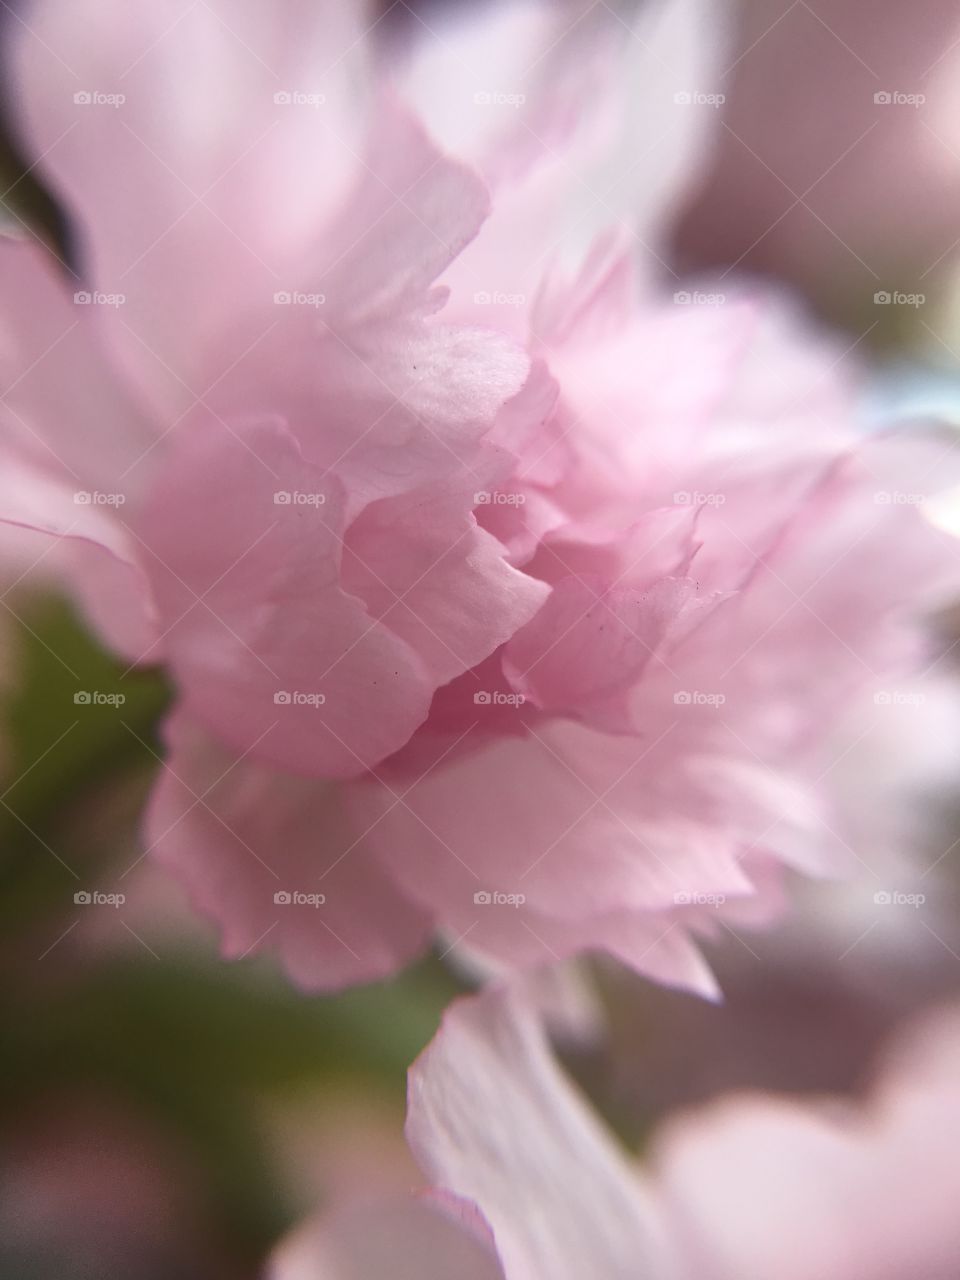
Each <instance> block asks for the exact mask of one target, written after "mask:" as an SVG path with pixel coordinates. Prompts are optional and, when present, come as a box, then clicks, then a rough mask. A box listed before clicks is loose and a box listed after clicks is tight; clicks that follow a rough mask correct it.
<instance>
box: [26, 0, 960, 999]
mask: <svg viewBox="0 0 960 1280" xmlns="http://www.w3.org/2000/svg"><path fill="white" fill-rule="evenodd" d="M96 8H97V11H98V15H99V17H100V18H101V19H102V22H101V23H100V24H99V26H100V28H101V29H102V31H103V33H104V35H103V38H102V39H101V40H98V41H97V42H96V45H95V47H94V46H92V45H91V43H90V42H89V41H86V40H83V39H80V38H78V24H80V25H84V26H85V25H86V24H87V23H88V22H89V20H90V14H89V12H85V13H84V14H83V15H82V17H81V16H80V15H78V14H77V13H75V12H74V10H73V9H71V8H70V7H69V6H67V5H66V4H65V3H62V0H40V2H38V3H37V4H35V5H34V6H32V7H31V9H30V10H29V13H28V17H27V20H26V22H25V24H24V25H23V27H22V28H20V29H18V33H17V34H16V37H15V39H14V64H15V72H16V76H17V83H18V84H19V86H20V96H21V99H22V118H23V122H24V126H25V130H26V137H27V139H28V142H29V146H30V149H31V152H32V154H33V155H35V156H36V157H37V159H38V163H39V166H40V169H41V171H42V172H43V173H45V174H46V176H47V179H48V181H49V182H50V183H51V185H52V186H53V187H54V189H55V191H56V192H57V194H58V195H60V197H61V198H62V199H63V201H64V202H65V205H66V207H67V209H68V212H69V213H70V215H71V216H72V218H73V219H74V225H75V227H76V229H77V231H78V243H79V244H80V247H81V249H82V259H83V266H84V269H85V276H84V284H85V289H84V290H83V291H81V292H82V295H83V296H82V297H80V301H79V302H77V300H76V298H75V299H74V300H73V301H71V295H73V294H74V291H75V287H76V286H75V284H74V283H71V284H64V280H63V278H62V276H61V275H59V274H58V273H57V272H56V271H55V270H54V269H53V268H52V267H51V266H50V263H49V260H48V258H47V257H46V256H45V255H43V254H42V253H41V252H40V251H39V250H38V249H37V248H36V247H35V246H33V245H31V244H28V243H26V242H17V241H12V240H11V241H6V242H3V243H2V245H0V252H2V253H3V256H4V259H5V284H4V289H3V306H4V308H5V314H6V315H7V317H8V319H6V320H4V321H3V322H2V323H3V335H4V340H3V345H2V347H0V354H2V368H3V384H4V388H5V390H4V405H5V409H4V423H5V426H6V428H7V430H6V444H5V450H6V452H7V454H8V455H9V459H10V465H11V467H15V468H16V469H17V475H18V478H19V480H20V487H19V492H18V494H17V495H16V498H15V499H11V500H10V501H9V502H8V504H7V505H6V509H5V514H6V517H7V518H8V519H10V520H13V521H18V522H20V523H24V524H28V525H30V526H31V527H40V528H44V529H46V530H48V531H50V532H53V533H56V534H58V535H60V536H69V538H71V539H72V540H73V542H74V543H75V553H76V589H77V591H78V593H79V594H80V595H81V597H82V599H83V600H84V601H85V604H86V607H87V610H88V612H89V614H90V616H91V617H92V618H93V619H94V620H95V621H96V622H97V623H98V624H99V625H100V627H101V628H102V630H103V632H104V634H105V635H106V636H107V638H108V639H109V640H110V641H111V642H112V643H113V644H114V645H115V646H116V647H118V648H119V649H120V650H121V651H122V652H123V653H125V654H126V655H128V657H129V660H130V661H132V662H136V661H163V662H164V663H166V664H167V666H168V668H169V670H170V672H171V674H172V676H173V678H174V681H175V683H176V685H177V688H178V691H179V705H178V708H177V710H176V712H175V714H174V716H173V718H172V719H171V722H170V724H169V726H168V728H167V741H168V746H169V758H168V762H167V765H166V768H165V770H164V772H163V773H162V775H161V777H160V780H159V783H158V785H157V788H156V791H155V793H154V796H153V801H152V804H151V811H150V816H149V823H148V832H149V836H148V843H149V845H150V848H151V850H152V851H153V852H154V853H155V855H156V856H157V857H158V858H159V859H160V860H161V862H162V863H163V864H164V865H166V866H167V867H169V868H170V869H171V870H173V871H174V873H175V874H177V875H178V876H179V877H181V878H182V879H183V881H184V882H185V883H186V884H187V885H188V887H189V888H190V890H191V892H192V894H193V896H194V898H195V900H196V902H197V904H198V906H199V907H200V908H201V910H202V911H204V912H205V913H206V914H208V915H210V916H212V917H213V918H215V919H216V920H217V921H218V922H219V924H220V926H221V928H222V932H223V941H224V950H225V952H226V954H228V955H232V956H239V955H245V954H248V953H250V952H251V951H254V950H257V949H259V948H263V947H270V948H276V950H277V951H278V952H279V953H280V955H281V957H282V960H283V962H284V964H285V966H286V968H287V969H288V971H289V972H290V973H291V975H292V976H293V977H294V978H295V980H296V981H298V982H299V983H300V984H302V985H304V986H305V987H308V988H313V989H316V988H329V987H336V986H340V985H343V984H346V983H349V982H354V981H358V980H364V979H371V978H374V977H378V976H382V975H384V974H387V973H390V972H391V971H392V970H394V969H395V968H396V967H397V966H398V965H400V964H402V963H404V962H405V961H406V960H408V959H409V958H411V957H412V956H414V955H416V954H417V953H418V952H419V951H421V950H422V949H423V948H424V947H425V946H426V945H427V943H428V940H429V939H430V937H431V936H432V935H434V934H436V933H438V932H439V933H441V934H443V935H445V936H446V937H447V938H448V939H450V941H451V942H452V943H458V944H462V945H463V946H464V947H465V948H466V949H468V950H469V951H471V952H473V953H474V954H475V956H477V957H479V958H480V959H481V961H482V962H483V963H484V964H485V965H488V966H490V965H492V966H494V967H496V966H499V965H504V964H506V965H527V964H531V963H538V962H540V961H542V960H543V959H544V958H545V957H563V956H566V955H568V954H571V953H574V952H577V951H580V950H583V949H590V948H594V949H595V948H602V949H606V950H608V951H611V952H613V953H614V954H616V955H618V956H620V957H621V958H622V959H624V960H626V961H627V962H628V963H630V964H632V965H633V966H635V967H636V968H638V969H640V970H641V971H643V972H645V973H648V974H650V975H652V976H654V977H656V978H657V979H660V980H663V981H666V982H671V983H676V984H683V985H687V986H690V987H692V988H694V989H697V990H701V991H705V992H710V991H712V990H713V983H712V978H711V975H710V973H709V971H708V969H707V967H706V965H705V963H704V961H703V960H702V958H701V956H700V953H699V950H698V948H697V946H696V944H695V942H694V940H693V936H692V935H693V931H695V930H702V931H709V930H710V929H712V928H716V927H719V926H718V925H717V923H716V922H717V921H718V920H719V921H722V920H723V919H724V918H725V915H724V913H727V912H735V913H737V915H738V917H741V916H750V917H752V918H755V919H758V920H759V919H765V918H768V917H769V916H770V915H771V914H772V913H773V912H774V911H775V910H776V909H777V907H778V905H779V890H778V881H779V879H780V872H781V869H782V868H784V867H793V868H798V869H802V870H805V871H808V872H812V873H814V874H826V873H832V872H834V871H836V870H838V869H840V867H841V866H842V863H843V861H844V860H845V859H847V858H849V856H850V851H849V850H847V849H846V848H845V840H844V833H843V831H842V830H838V829H837V826H838V824H837V821H836V820H835V819H834V797H833V796H832V794H831V791H830V786H829V778H830V772H831V769H832V766H833V763H834V759H835V757H836V756H838V755H840V754H842V752H843V750H844V749H845V747H844V744H843V742H841V743H840V745H839V746H838V745H837V733H838V731H839V726H840V725H841V723H842V722H843V721H844V720H845V719H846V717H847V716H848V714H850V713H851V712H852V711H855V710H856V708H857V707H858V706H860V705H861V704H865V705H866V706H867V708H868V710H869V709H870V708H872V707H873V706H874V702H873V699H874V697H875V695H876V694H877V693H878V692H880V691H882V690H883V689H885V688H886V687H887V684H888V683H889V682H890V681H892V680H893V679H894V678H896V677H897V676H899V674H900V673H901V672H906V671H908V670H910V669H911V668H913V667H915V666H917V665H919V664H922V662H923V661H924V652H923V647H922V643H921V640H922V637H921V633H920V632H919V630H918V629H917V627H916V626H915V623H916V620H917V617H918V615H919V614H920V613H921V612H922V611H923V610H924V609H926V608H927V607H929V606H930V605H931V604H934V603H936V602H938V601H939V600H940V599H942V598H944V597H945V595H947V594H948V593H949V592H950V591H951V590H952V589H955V587H956V584H957V581H958V574H957V565H958V562H957V556H956V551H955V548H954V544H953V543H952V542H951V541H950V540H949V539H948V538H946V537H945V536H944V535H942V534H940V533H938V532H937V531H936V530H935V529H934V528H933V527H932V526H931V525H930V524H928V523H927V522H926V521H925V520H924V519H923V517H922V515H921V513H920V511H919V510H918V509H917V503H918V502H919V500H920V499H921V497H922V495H923V494H924V493H925V492H926V491H928V490H929V489H931V488H936V487H938V486H939V485H941V484H943V483H946V480H945V460H946V459H947V458H948V457H949V455H950V453H951V449H952V443H948V442H945V441H943V440H938V439H937V438H936V437H933V436H931V437H930V438H928V439H923V440H921V439H910V440H902V441H901V440H897V439H889V440H883V441H881V440H877V441H873V442H870V443H864V442H862V441H861V440H860V439H859V438H858V436H857V434H856V430H855V427H854V394H853V390H852V388H850V387H848V386H847V384H846V382H845V381H844V380H843V379H842V378H841V377H840V375H839V373H838V369H837V367H838V366H839V365H840V364H841V363H842V361H843V359H844V355H845V353H844V352H843V351H842V350H840V349H839V348H836V349H835V347H834V345H833V344H832V343H828V342H821V341H819V340H814V339H813V338H811V337H810V336H809V335H807V334H806V332H805V331H804V329H803V326H802V324H801V323H800V322H799V321H798V320H797V319H796V318H795V317H793V316H791V315H790V313H789V309H788V308H787V307H786V305H785V304H783V303H782V302H780V301H779V300H776V299H764V298H755V297H750V296H742V295H739V294H738V295H734V294H733V292H732V291H731V292H730V294H729V295H728V296H724V295H718V294H717V293H716V291H715V290H714V291H710V289H709V288H708V287H707V286H704V288H703V289H696V290H693V291H690V290H683V291H679V292H677V293H676V294H675V297H674V299H673V301H670V300H669V299H668V300H663V299H661V298H660V296H659V295H658V293H657V291H656V288H655V284H654V271H653V268H652V266H651V261H652V262H653V263H656V261H657V254H656V248H655V246H656V245H657V244H658V243H659V237H660V234H661V230H662V226H663V223H664V221H665V220H666V219H667V218H668V216H669V214H670V212H671V210H672V209H673V208H674V206H675V204H676V202H677V201H678V199H679V198H680V196H681V194H682V193H683V191H684V189H685V188H686V186H687V185H688V184H689V182H690V181H691V179H692V178H693V177H694V176H695V175H696V172H697V157H698V156H699V155H700V154H701V152H702V149H703V146H704V143H705V131H704V128H703V124H702V121H703V118H704V117H703V113H699V114H698V112H697V110H696V108H695V105H694V104H692V103H690V102H689V101H687V99H688V98H689V96H690V95H689V93H688V92H687V90H688V89H689V88H690V87H695V86H697V85H706V84H707V83H708V82H709V77H710V75H711V71H710V50H711V48H712V43H711V41H712V36H711V35H710V32H709V29H708V28H704V27H703V25H702V23H701V22H700V21H699V19H700V17H701V16H702V15H700V13H699V5H698V4H696V3H694V2H693V0H676V3H670V4H668V5H666V6H664V7H663V8H662V9H660V10H655V11H654V12H652V13H650V14H647V13H646V11H645V15H644V18H643V21H644V22H646V23H648V24H649V25H648V26H645V27H643V28H642V30H641V31H640V33H639V36H640V38H638V39H632V38H630V37H629V34H628V33H626V28H625V27H624V26H623V23H622V22H619V21H614V20H612V19H611V18H610V15H609V14H606V15H603V14H601V13H597V12H594V11H593V10H591V11H589V12H587V11H584V12H583V13H578V14H576V15H572V16H571V15H567V16H562V17H561V16H557V13H556V11H554V10H553V9H552V8H545V7H535V8H530V9H523V10H516V9H509V10H506V11H503V12H501V11H496V13H495V14H494V17H493V20H492V23H493V25H491V26H489V27H488V26H483V27H482V29H481V31H480V32H479V33H478V32H474V33H472V34H471V35H470V36H469V38H466V37H463V38H461V37H458V36H457V35H456V33H454V34H453V35H451V36H450V41H449V42H448V40H447V39H446V38H442V39H441V38H438V39H436V41H434V39H433V37H424V42H423V43H421V45H420V46H418V48H417V49H415V50H414V52H413V54H412V55H411V57H410V58H408V59H407V60H405V61H404V60H402V59H400V58H399V57H394V56H393V55H391V56H389V57H387V55H385V54H383V53H382V52H378V51H377V50H376V47H375V45H374V42H373V41H372V40H370V39H369V38H367V33H365V32H364V30H363V27H362V24H361V23H360V20H359V18H358V16H357V14H356V12H355V10H354V9H353V8H352V7H351V6H340V5H336V4H331V5H326V6H324V5H321V6H319V7H316V6H311V7H310V8H309V9H308V8H304V7H302V6H301V5H299V4H297V3H295V0H284V2H283V3H280V4H277V5H275V6H273V7H272V8H271V9H270V10H269V11H268V10H266V9H263V8H259V7H255V8H251V9H246V8H244V9H242V10H241V11H240V12H239V13H238V12H235V11H234V9H233V8H232V7H228V6H226V5H222V4H212V5H211V4H206V5H201V6H194V5H192V4H191V3H189V2H188V0H175V2H173V0H172V2H171V3H170V4H168V5H166V6H162V7H160V8H158V9H154V10H151V11H150V12H149V13H146V12H141V11H139V10H136V11H130V10H129V9H127V8H124V7H122V6H121V5H120V4H119V3H118V0H99V3H98V4H97V6H96ZM504 49H508V50H509V51H510V53H511V57H512V59H513V61H512V62H511V61H510V60H509V59H508V60H507V61H504V59H503V57H502V53H503V50H504ZM474 59H475V60H474ZM318 67H319V68H320V70H319V71H318V70H317V68H318ZM495 77H499V78H495ZM636 85H641V86H643V88H642V90H641V91H640V92H639V93H637V94H634V92H633V87H634V86H636ZM96 86H99V88H97V87H96ZM411 104H413V105H411ZM414 106H415V107H416V113H415V111H414ZM488 108H489V109H490V110H489V112H488ZM417 113H419V117H418V114H417ZM420 118H422V120H423V121H424V122H425V123H420ZM434 138H438V139H441V140H442V141H443V142H444V144H445V145H446V146H447V148H448V150H442V149H441V148H440V145H439V144H438V142H437V141H435V140H434ZM454 151H456V153H457V155H458V157H459V158H456V159H455V158H453V152H454ZM638 152H639V154H638ZM638 247H639V249H640V253H639V255H638V254H637V253H636V252H635V250H636V249H637V248H638ZM638 256H639V259H640V263H639V266H638V264H637V261H636V259H637V258H638ZM438 281H439V282H440V284H439V287H438V283H437V282H438ZM671 291H672V290H671ZM444 304H446V305H444ZM78 492H79V493H80V494H81V495H83V498H84V499H85V500H81V501H79V502H78V501H77V500H76V495H77V494H78ZM903 494H906V495H907V497H908V498H909V501H901V496H902V495H903ZM869 727H870V726H869V724H866V725H865V726H864V725H863V724H861V725H860V726H858V727H857V729H856V730H855V733H860V732H868V731H869ZM853 853H854V856H860V854H859V852H858V851H857V850H854V851H853Z"/></svg>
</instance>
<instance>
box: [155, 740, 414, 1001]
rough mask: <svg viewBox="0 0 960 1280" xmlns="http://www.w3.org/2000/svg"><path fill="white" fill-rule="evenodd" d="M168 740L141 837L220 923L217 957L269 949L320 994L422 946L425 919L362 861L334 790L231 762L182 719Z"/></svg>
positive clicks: (360, 840) (383, 969) (383, 971)
mask: <svg viewBox="0 0 960 1280" xmlns="http://www.w3.org/2000/svg"><path fill="white" fill-rule="evenodd" d="M167 739H168V742H169V759H168V763H167V765H166V766H165V768H164V771H163V773H162V774H161V776H160V780H159V783H158V784H157V787H156V790H155V791H154V794H153V798H152V801H151V805H150V811H149V815H148V823H147V839H148V842H149V845H150V850H151V852H152V854H153V856H154V857H156V858H157V859H158V860H159V861H160V862H161V863H162V864H163V865H164V867H166V868H167V870H169V871H171V872H172V873H173V874H174V875H175V876H176V877H177V878H178V879H179V880H180V881H181V882H182V883H183V884H184V885H185V886H186V887H187V889H188V891H189V892H190V894H191V896H192V898H193V899H194V902H195V903H196V905H197V907H198V909H199V910H200V911H202V912H203V914H204V915H206V916H208V917H209V918H211V919H213V920H215V921H216V922H217V923H218V924H219V925H220V927H221V930H222V937H223V950H224V954H225V955H226V956H228V957H230V958H237V957H241V956H247V955H251V954H255V953H257V952H260V951H275V952H276V953H277V954H278V956H279V958H280V960H281V962H282V964H283V966H284V968H285V969H286V971H287V972H288V973H289V975H290V977H291V978H292V979H293V980H294V981H295V982H296V983H297V984H298V985H299V986H301V987H302V988H304V989H305V990H308V991H329V990H336V989H339V988H340V987H343V986H347V985H349V984H351V983H356V982H370V981H373V980H375V979H377V978H382V977H385V976H387V975H388V974H390V973H392V972H394V971H395V970H396V969H397V968H398V967H400V966H401V965H403V964H405V963H407V962H408V961H409V960H411V959H412V958H413V957H414V956H415V955H417V954H418V952H420V951H421V950H422V949H423V947H424V946H425V945H426V941H427V936H428V932H429V922H428V920H427V918H426V917H425V916H424V915H423V914H422V913H421V912H420V911H419V910H418V909H417V908H416V907H414V906H413V905H412V904H411V903H410V902H409V901H408V900H407V899H406V898H405V897H404V896H403V895H402V893H401V892H400V891H399V890H398V889H396V888H395V887H394V885H393V884H392V882H391V881H390V880H389V878H388V877H387V876H386V875H385V874H384V872H382V871H381V870H380V868H379V866H378V865H377V863H376V862H375V861H374V860H372V859H371V857H370V854H369V848H368V844H367V841H366V833H365V832H364V830H363V828H362V827H358V826H356V825H354V824H353V822H352V821H351V819H350V818H349V817H348V816H347V815H346V814H345V813H344V811H343V807H342V805H341V803H340V800H339V797H338V794H337V790H336V787H335V786H332V785H331V784H324V783H320V782H314V781H312V780H309V779H302V778H293V777H290V776H284V775H280V774H276V773H273V772H271V771H270V770H269V769H264V768H261V767H260V766H258V765H255V764H253V763H252V762H251V761H249V760H245V759H242V758H241V759H237V758H236V757H235V756H233V755H231V754H230V753H229V752H226V751H224V750H223V749H222V748H220V747H218V746H217V744H216V743H214V742H213V741H211V740H210V739H209V738H208V737H207V735H206V734H204V733H203V732H202V731H201V730H199V729H197V728H196V727H195V726H193V725H192V724H191V723H190V722H189V720H188V719H187V718H186V717H185V716H183V715H178V716H175V717H174V719H173V720H172V721H171V722H170V724H169V725H168V726H167ZM317 895H320V898H322V901H320V900H319V899H318V898H317Z"/></svg>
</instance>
